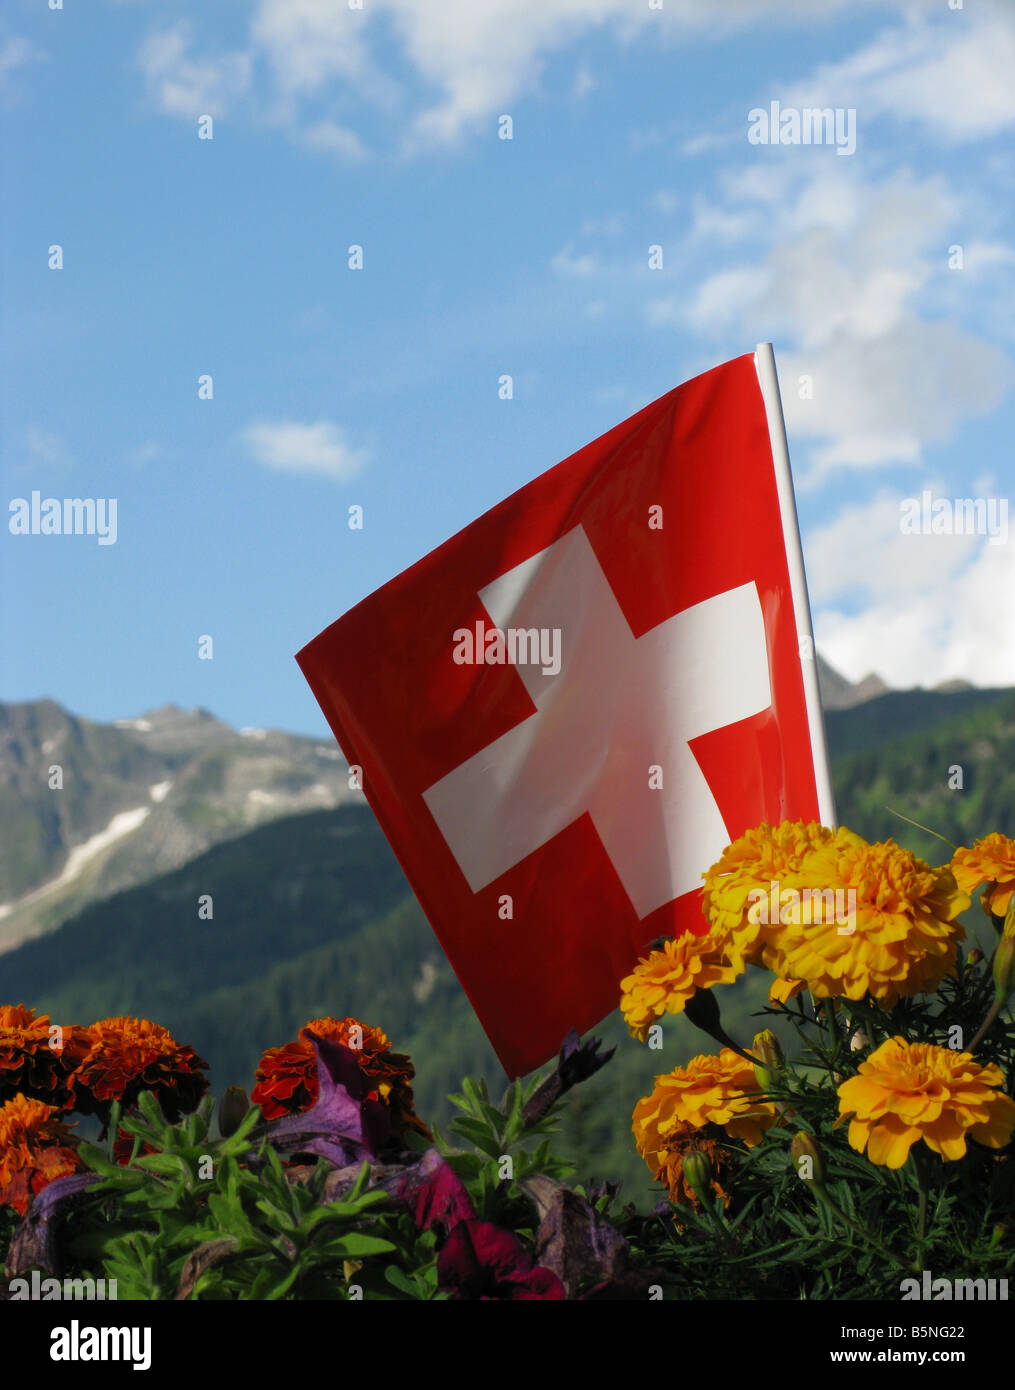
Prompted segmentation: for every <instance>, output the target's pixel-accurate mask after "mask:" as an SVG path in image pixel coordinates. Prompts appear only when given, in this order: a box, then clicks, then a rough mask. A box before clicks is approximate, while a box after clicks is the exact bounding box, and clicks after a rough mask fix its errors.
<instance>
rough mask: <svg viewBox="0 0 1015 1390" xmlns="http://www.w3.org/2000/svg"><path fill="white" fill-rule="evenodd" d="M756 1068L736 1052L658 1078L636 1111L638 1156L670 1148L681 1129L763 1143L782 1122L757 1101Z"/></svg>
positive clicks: (702, 1058)
mask: <svg viewBox="0 0 1015 1390" xmlns="http://www.w3.org/2000/svg"><path fill="white" fill-rule="evenodd" d="M759 1094H760V1092H759V1090H758V1083H757V1080H756V1078H755V1075H754V1067H753V1066H752V1065H751V1063H750V1062H748V1061H745V1060H744V1058H743V1057H738V1056H737V1054H736V1053H735V1052H734V1051H733V1050H732V1048H729V1047H724V1048H723V1049H722V1051H721V1052H720V1053H719V1056H718V1057H712V1056H699V1057H692V1058H691V1060H690V1062H688V1064H687V1066H686V1067H676V1068H675V1069H674V1070H673V1071H671V1072H668V1073H667V1074H666V1075H664V1076H657V1077H656V1080H655V1087H654V1089H653V1091H652V1094H651V1095H650V1096H645V1097H644V1098H643V1099H642V1100H640V1101H639V1102H638V1104H637V1105H636V1106H635V1108H634V1115H633V1118H632V1128H633V1130H634V1134H635V1138H636V1140H637V1144H638V1152H639V1153H641V1154H643V1155H644V1154H645V1153H646V1152H649V1151H658V1150H660V1149H663V1148H665V1147H666V1143H667V1141H668V1139H669V1137H670V1136H671V1135H672V1134H674V1133H676V1130H677V1126H678V1125H682V1124H685V1125H691V1126H692V1127H693V1128H694V1129H701V1128H702V1126H703V1125H707V1124H715V1125H722V1126H723V1127H724V1128H725V1130H726V1132H727V1134H729V1135H730V1136H731V1137H732V1138H734V1139H743V1141H744V1143H745V1144H746V1145H747V1146H748V1148H753V1146H754V1145H755V1144H759V1143H760V1142H761V1136H762V1134H763V1133H764V1132H765V1130H766V1129H770V1128H771V1127H772V1125H774V1124H776V1123H777V1122H778V1118H779V1117H778V1114H777V1112H776V1109H775V1106H774V1105H772V1104H771V1103H770V1102H768V1101H762V1100H759V1099H758V1097H759Z"/></svg>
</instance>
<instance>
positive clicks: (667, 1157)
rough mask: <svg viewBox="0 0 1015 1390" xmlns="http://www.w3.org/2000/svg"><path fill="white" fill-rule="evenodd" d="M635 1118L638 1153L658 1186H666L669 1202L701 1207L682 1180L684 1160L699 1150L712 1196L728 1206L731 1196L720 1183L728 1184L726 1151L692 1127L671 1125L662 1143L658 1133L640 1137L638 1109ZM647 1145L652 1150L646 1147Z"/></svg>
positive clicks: (644, 1133) (650, 1131)
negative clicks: (708, 1171)
mask: <svg viewBox="0 0 1015 1390" xmlns="http://www.w3.org/2000/svg"><path fill="white" fill-rule="evenodd" d="M649 1099H651V1097H649ZM644 1104H645V1101H639V1102H638V1105H644ZM634 1115H635V1125H634V1128H635V1133H636V1134H639V1138H638V1152H639V1153H640V1154H641V1156H642V1158H643V1159H644V1160H645V1162H646V1164H647V1165H648V1168H649V1171H650V1172H651V1174H652V1176H653V1177H654V1178H656V1179H658V1180H659V1182H662V1183H665V1185H666V1187H667V1188H668V1189H669V1194H670V1200H671V1201H673V1202H683V1203H687V1204H689V1205H691V1206H693V1207H698V1206H700V1205H701V1203H700V1202H699V1200H698V1196H697V1193H696V1192H695V1191H694V1188H693V1187H692V1186H691V1185H690V1183H689V1182H688V1181H687V1179H686V1178H685V1177H684V1158H685V1157H686V1155H687V1153H688V1152H689V1151H690V1150H692V1149H699V1150H701V1151H702V1152H703V1153H704V1154H705V1156H706V1158H707V1159H708V1161H709V1164H710V1165H711V1169H712V1177H711V1181H710V1183H709V1186H710V1187H711V1189H712V1191H713V1192H714V1193H715V1195H716V1196H717V1197H721V1198H722V1199H723V1201H724V1203H725V1205H726V1206H729V1204H730V1195H729V1193H728V1192H727V1191H726V1190H725V1188H724V1187H723V1183H724V1182H728V1181H729V1176H728V1175H729V1171H730V1167H731V1164H730V1158H729V1154H728V1152H727V1150H726V1149H724V1148H722V1147H721V1146H720V1145H719V1144H717V1143H716V1141H715V1140H714V1139H712V1138H710V1137H709V1136H708V1135H706V1134H703V1133H702V1131H701V1130H700V1129H696V1128H695V1127H694V1125H691V1124H683V1123H678V1124H675V1125H673V1126H672V1127H671V1128H670V1129H669V1130H668V1131H667V1134H666V1138H665V1139H663V1138H661V1137H660V1136H659V1134H658V1131H657V1130H653V1129H651V1128H650V1127H646V1128H644V1129H642V1130H641V1132H640V1133H639V1130H638V1108H637V1106H636V1107H635V1112H634ZM649 1144H651V1145H652V1147H648V1145H649Z"/></svg>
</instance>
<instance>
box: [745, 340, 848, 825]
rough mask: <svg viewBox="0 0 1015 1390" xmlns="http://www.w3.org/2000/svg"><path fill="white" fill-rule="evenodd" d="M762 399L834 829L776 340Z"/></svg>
mask: <svg viewBox="0 0 1015 1390" xmlns="http://www.w3.org/2000/svg"><path fill="white" fill-rule="evenodd" d="M754 365H755V367H756V369H757V372H758V384H759V386H760V387H761V397H762V400H763V401H764V402H765V415H766V416H767V418H768V437H769V440H770V441H771V444H772V461H773V463H774V464H775V481H776V486H777V488H778V491H779V511H780V512H781V514H782V533H783V539H784V541H785V545H786V564H787V566H788V568H789V585H790V593H791V594H792V597H793V609H794V613H795V616H796V628H797V643H798V647H797V650H798V651H799V649H800V645H802V644H803V641H804V639H805V638H807V639H809V649H810V653H811V659H810V660H809V661H807V660H805V659H804V658H803V657H801V658H800V670H801V673H802V675H803V681H804V698H805V700H806V702H807V725H808V728H809V730H810V735H811V756H812V758H813V760H814V781H815V783H816V785H817V791H818V812H819V814H820V816H821V823H822V825H827V826H830V827H831V828H832V829H835V827H836V825H837V821H836V817H835V797H834V795H833V793H832V779H831V775H830V772H829V767H828V745H827V743H826V742H825V719H824V715H823V714H822V711H821V691H820V688H819V686H818V663H817V653H816V651H815V647H814V630H813V628H812V626H811V606H810V602H809V600H808V597H807V575H806V573H805V571H804V556H803V550H802V549H801V547H800V526H799V522H798V520H797V510H796V498H795V497H794V494H793V474H792V473H791V471H790V466H789V446H788V444H787V442H786V422H785V420H784V418H783V414H782V398H781V396H780V395H779V378H778V375H777V374H776V370H775V353H774V352H773V351H772V344H771V343H759V344H758V346H757V348H756V349H755V352H754Z"/></svg>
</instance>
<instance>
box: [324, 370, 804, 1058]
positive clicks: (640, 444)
mask: <svg viewBox="0 0 1015 1390" xmlns="http://www.w3.org/2000/svg"><path fill="white" fill-rule="evenodd" d="M800 616H801V615H798V614H796V613H795V612H794V604H793V596H792V592H791V583H790V577H789V571H788V564H787V549H786V543H785V538H784V531H783V518H782V515H781V512H780V505H779V495H778V488H777V482H776V474H775V468H774V464H773V456H772V447H771V443H770V439H769V430H768V424H767V420H766V413H765V406H764V402H763V399H762V394H761V390H760V388H759V384H758V376H757V373H756V370H755V362H754V356H753V354H749V355H746V356H744V357H740V358H737V359H736V360H734V361H732V362H729V363H726V364H725V365H724V366H721V367H717V368H715V369H714V370H712V371H709V372H706V373H704V375H702V376H699V377H696V378H695V379H694V380H693V381H689V382H687V383H686V384H684V385H682V386H678V387H677V388H676V389H675V390H672V391H670V392H668V393H667V394H666V395H665V396H663V397H661V398H660V399H659V400H657V401H655V402H654V403H653V404H652V405H649V406H646V407H645V409H644V410H641V411H639V412H638V413H637V414H636V415H633V416H632V417H631V418H630V419H629V420H625V421H624V422H623V423H622V424H620V425H617V426H616V427H615V428H614V429H612V430H610V431H609V432H608V433H607V434H604V435H603V436H602V437H601V438H599V439H596V440H594V441H593V442H592V443H591V444H588V445H586V447H585V448H583V449H580V450H579V451H578V452H577V453H575V454H572V455H571V456H570V457H569V458H567V459H565V460H564V462H563V463H559V464H557V466H556V467H554V468H551V469H550V470H549V472H547V473H544V474H543V475H542V476H541V477H538V478H536V479H535V480H534V481H533V482H531V483H529V484H527V485H526V486H525V487H523V488H521V489H520V490H519V491H518V492H516V493H514V494H513V495H512V496H511V497H509V498H507V499H506V500H505V501H504V502H501V503H500V505H499V506H496V507H494V508H493V509H492V510H491V511H489V512H487V513H486V514H485V515H484V516H482V517H480V518H479V519H478V520H477V521H475V522H474V523H473V524H472V525H471V526H468V527H466V528H465V530H463V531H460V532H459V533H458V534H457V535H456V536H453V537H452V538H451V539H450V540H449V541H447V542H445V544H443V545H441V546H439V547H438V549H436V550H435V551H433V552H432V553H431V554H429V555H427V556H426V557H425V558H424V559H422V560H420V561H419V562H418V563H417V564H415V565H413V566H412V567H411V568H410V569H408V570H406V571H405V572H404V573H403V574H400V575H398V577H397V578H395V579H392V580H391V581H390V583H388V584H385V585H384V586H383V587H382V588H380V589H378V590H377V591H376V592H375V593H373V594H371V595H370V597H369V598H366V599H364V600H363V602H362V603H359V604H357V605H356V607H355V608H353V609H351V610H350V611H349V612H348V613H346V614H345V615H344V616H343V617H341V618H339V619H338V621H337V622H334V623H332V625H331V626H330V627H328V628H327V629H326V630H325V631H324V632H323V633H321V634H320V636H319V637H317V638H316V639H315V640H314V641H312V642H310V643H309V645H308V646H306V647H305V648H304V649H303V650H302V651H301V652H299V654H298V656H297V661H298V662H299V664H300V667H301V669H302V670H303V672H304V674H305V676H306V678H307V680H308V681H309V683H310V686H311V688H312V689H313V691H314V694H315V695H316V697H317V699H318V701H319V703H320V705H321V708H322V709H323V711H324V713H325V716H326V717H327V719H328V722H329V724H330V725H331V728H332V730H333V731H334V734H335V737H336V738H337V740H338V742H339V744H340V746H341V748H342V750H343V752H344V753H345V755H346V757H347V758H348V760H349V763H350V764H351V765H353V766H358V767H360V768H362V778H363V782H362V785H363V791H364V793H365V795H366V798H367V800H368V802H369V803H370V805H371V807H372V808H373V810H374V812H375V813H376V815H377V818H378V820H379V821H380V823H381V826H382V827H383V829H384V832H385V834H386V835H387V837H388V840H389V841H390V843H391V845H392V848H393V849H394V851H395V853H396V855H397V856H398V859H399V861H400V862H401V865H402V867H403V869H404V870H405V873H406V876H407V878H408V880H409V882H410V884H411V885H412V887H413V890H414V891H415V893H416V896H417V897H418V899H419V902H420V904H421V906H422V908H423V910H424V912H425V913H426V915H427V917H428V919H429V921H430V923H431V925H432V926H433V929H434V931H435V932H436V933H437V936H438V937H439V939H440V941H441V944H442V945H443V947H444V950H445V951H446V952H447V955H448V958H449V960H450V962H451V964H452V966H453V967H454V969H455V971H456V973H457V975H458V978H459V980H460V981H461V983H462V985H463V987H464V988H465V991H466V993H467V994H468V996H469V999H470V1000H471V1002H472V1004H473V1007H474V1008H475V1010H476V1013H477V1014H478V1016H479V1019H480V1021H481V1023H482V1025H483V1027H484V1029H485V1030H486V1033H487V1035H488V1037H489V1038H490V1041H491V1043H492V1044H493V1046H494V1048H495V1050H496V1052H497V1055H498V1056H499V1058H500V1060H501V1062H502V1063H503V1065H504V1068H505V1070H506V1071H507V1073H508V1075H509V1076H511V1077H514V1076H517V1075H520V1074H522V1073H524V1072H526V1071H529V1070H531V1069H532V1068H533V1067H536V1066H539V1065H541V1064H542V1063H543V1062H545V1061H546V1060H547V1059H548V1058H549V1057H551V1056H552V1055H553V1054H554V1053H556V1051H557V1050H558V1049H559V1047H560V1044H561V1042H562V1040H563V1038H564V1036H565V1034H566V1033H567V1032H568V1030H569V1029H570V1028H572V1027H574V1028H577V1029H578V1030H579V1032H583V1031H585V1030H587V1029H588V1028H591V1027H593V1026H594V1025H595V1024H596V1023H598V1022H600V1021H601V1019H602V1018H603V1017H604V1016H605V1015H606V1014H607V1013H609V1012H610V1011H611V1010H613V1009H614V1008H616V1007H617V1004H618V1001H619V981H620V980H621V978H622V977H623V976H624V975H626V974H628V973H629V972H630V970H631V969H632V967H633V965H634V964H635V962H636V960H637V958H638V955H639V953H644V951H645V949H646V945H647V943H648V942H650V941H651V940H653V939H654V938H655V937H658V936H661V935H668V936H672V935H677V934H679V933H680V932H683V931H686V930H690V931H694V932H698V933H701V932H703V931H704V930H705V927H706V924H705V921H704V919H703V917H702V914H701V907H700V896H699V888H700V883H701V878H702V875H703V873H704V872H705V870H707V869H708V868H709V866H710V865H711V864H712V863H714V861H715V860H716V859H717V858H718V857H719V855H720V854H721V852H722V850H723V849H724V848H725V846H726V845H727V844H728V843H729V842H730V841H731V840H732V839H734V838H736V837H737V836H738V835H740V834H742V833H743V832H744V830H746V829H747V828H748V827H751V826H755V825H758V824H760V823H761V822H762V821H768V822H770V823H775V822H778V821H781V820H784V819H787V818H792V819H796V818H800V817H803V818H804V819H807V820H814V819H818V794H817V788H816V778H815V770H814V763H813V758H812V749H811V738H810V734H809V730H808V717H807V706H806V700H805V694H804V683H803V679H802V673H801V658H800V651H799V645H798V630H799V631H804V630H805V626H806V623H808V622H809V619H808V618H807V616H806V615H802V621H801V623H800V625H799V629H798V617H800Z"/></svg>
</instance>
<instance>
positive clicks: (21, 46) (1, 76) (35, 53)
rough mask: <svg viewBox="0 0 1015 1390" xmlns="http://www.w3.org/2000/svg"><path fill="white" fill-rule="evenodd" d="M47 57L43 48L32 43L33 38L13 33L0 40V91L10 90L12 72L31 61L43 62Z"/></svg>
mask: <svg viewBox="0 0 1015 1390" xmlns="http://www.w3.org/2000/svg"><path fill="white" fill-rule="evenodd" d="M45 57H46V55H45V53H44V52H43V51H42V49H41V48H39V47H38V46H37V45H36V44H34V43H32V41H31V39H26V38H22V37H21V36H20V35H13V34H12V35H11V36H10V37H9V38H5V39H3V40H0V91H2V92H8V91H9V90H10V88H11V85H12V84H11V73H13V72H16V71H17V69H18V68H23V67H25V66H27V64H29V63H37V62H41V61H42V60H43V59H44V58H45Z"/></svg>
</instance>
